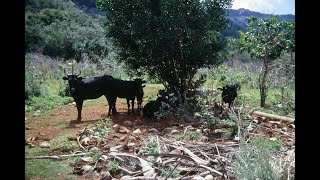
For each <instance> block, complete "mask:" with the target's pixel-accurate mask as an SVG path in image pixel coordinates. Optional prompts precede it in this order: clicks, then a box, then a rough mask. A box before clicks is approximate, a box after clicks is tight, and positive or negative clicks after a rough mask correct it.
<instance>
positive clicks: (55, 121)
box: [25, 102, 181, 139]
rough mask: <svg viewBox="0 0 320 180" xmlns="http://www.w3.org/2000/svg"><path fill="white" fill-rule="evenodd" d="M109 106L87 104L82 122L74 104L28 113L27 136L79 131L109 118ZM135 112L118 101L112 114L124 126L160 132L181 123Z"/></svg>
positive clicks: (117, 122) (112, 117)
mask: <svg viewBox="0 0 320 180" xmlns="http://www.w3.org/2000/svg"><path fill="white" fill-rule="evenodd" d="M107 109H108V106H107V105H104V104H97V105H85V106H84V107H83V109H82V120H81V122H78V121H76V118H77V108H76V107H75V106H74V105H65V106H60V107H57V108H55V109H53V110H52V111H51V112H50V113H48V114H45V115H38V116H34V115H32V114H31V115H26V118H27V120H26V130H25V137H26V139H27V138H29V137H35V136H36V135H37V134H39V133H40V134H44V135H45V136H46V137H47V138H48V139H53V138H56V137H57V136H59V133H60V132H62V131H64V130H68V131H70V132H74V134H75V135H76V133H77V132H79V131H80V130H82V129H83V128H84V127H86V126H88V124H90V123H95V122H97V121H99V120H103V119H105V118H107ZM134 110H135V114H130V115H128V114H127V104H126V103H125V102H117V111H118V114H116V115H113V116H111V119H112V122H113V124H119V125H122V126H124V122H125V121H131V122H132V123H133V127H131V128H130V127H128V129H135V128H146V129H150V128H156V129H157V130H159V131H160V132H161V131H162V130H163V129H165V128H166V127H169V126H171V125H174V124H177V123H181V122H179V121H178V120H177V119H174V118H168V119H165V120H161V123H160V122H157V121H154V120H153V119H148V118H144V117H141V116H140V113H139V112H137V109H136V108H135V109H134Z"/></svg>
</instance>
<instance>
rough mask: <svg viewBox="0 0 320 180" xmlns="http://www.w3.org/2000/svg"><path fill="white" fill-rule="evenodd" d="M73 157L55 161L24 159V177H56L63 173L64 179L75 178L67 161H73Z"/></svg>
mask: <svg viewBox="0 0 320 180" xmlns="http://www.w3.org/2000/svg"><path fill="white" fill-rule="evenodd" d="M74 159H75V158H69V159H67V160H62V161H57V160H49V159H35V160H26V161H25V179H34V178H43V179H58V177H59V175H60V174H63V176H64V177H65V179H77V176H76V175H74V174H73V169H72V167H71V166H70V165H69V163H71V162H74Z"/></svg>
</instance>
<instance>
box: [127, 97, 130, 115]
mask: <svg viewBox="0 0 320 180" xmlns="http://www.w3.org/2000/svg"><path fill="white" fill-rule="evenodd" d="M127 105H128V114H129V115H130V100H129V99H127Z"/></svg>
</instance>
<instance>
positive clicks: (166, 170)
mask: <svg viewBox="0 0 320 180" xmlns="http://www.w3.org/2000/svg"><path fill="white" fill-rule="evenodd" d="M172 170H173V166H172V165H171V164H169V165H168V166H165V167H164V168H163V169H160V171H161V174H160V176H161V177H167V178H170V177H171V178H177V177H178V176H179V172H178V171H176V170H173V172H172V173H171V175H170V176H169V173H170V172H171V171H172ZM168 176H169V177H168Z"/></svg>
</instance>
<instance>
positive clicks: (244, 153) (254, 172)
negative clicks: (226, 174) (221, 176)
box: [233, 138, 279, 180]
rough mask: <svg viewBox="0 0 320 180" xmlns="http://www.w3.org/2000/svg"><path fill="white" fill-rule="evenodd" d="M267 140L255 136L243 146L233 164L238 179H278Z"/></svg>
mask: <svg viewBox="0 0 320 180" xmlns="http://www.w3.org/2000/svg"><path fill="white" fill-rule="evenodd" d="M271 147H272V146H270V144H269V141H268V140H265V139H261V138H259V139H258V138H256V139H253V140H252V141H251V143H249V144H246V145H245V146H243V147H242V148H241V149H240V151H239V152H238V153H237V154H236V159H235V162H234V164H233V167H234V171H235V175H236V177H237V178H238V179H272V180H273V179H279V177H278V175H277V173H276V172H275V169H273V167H272V164H274V163H272V160H273V159H272V156H271V155H272V154H271V153H272V151H271Z"/></svg>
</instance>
